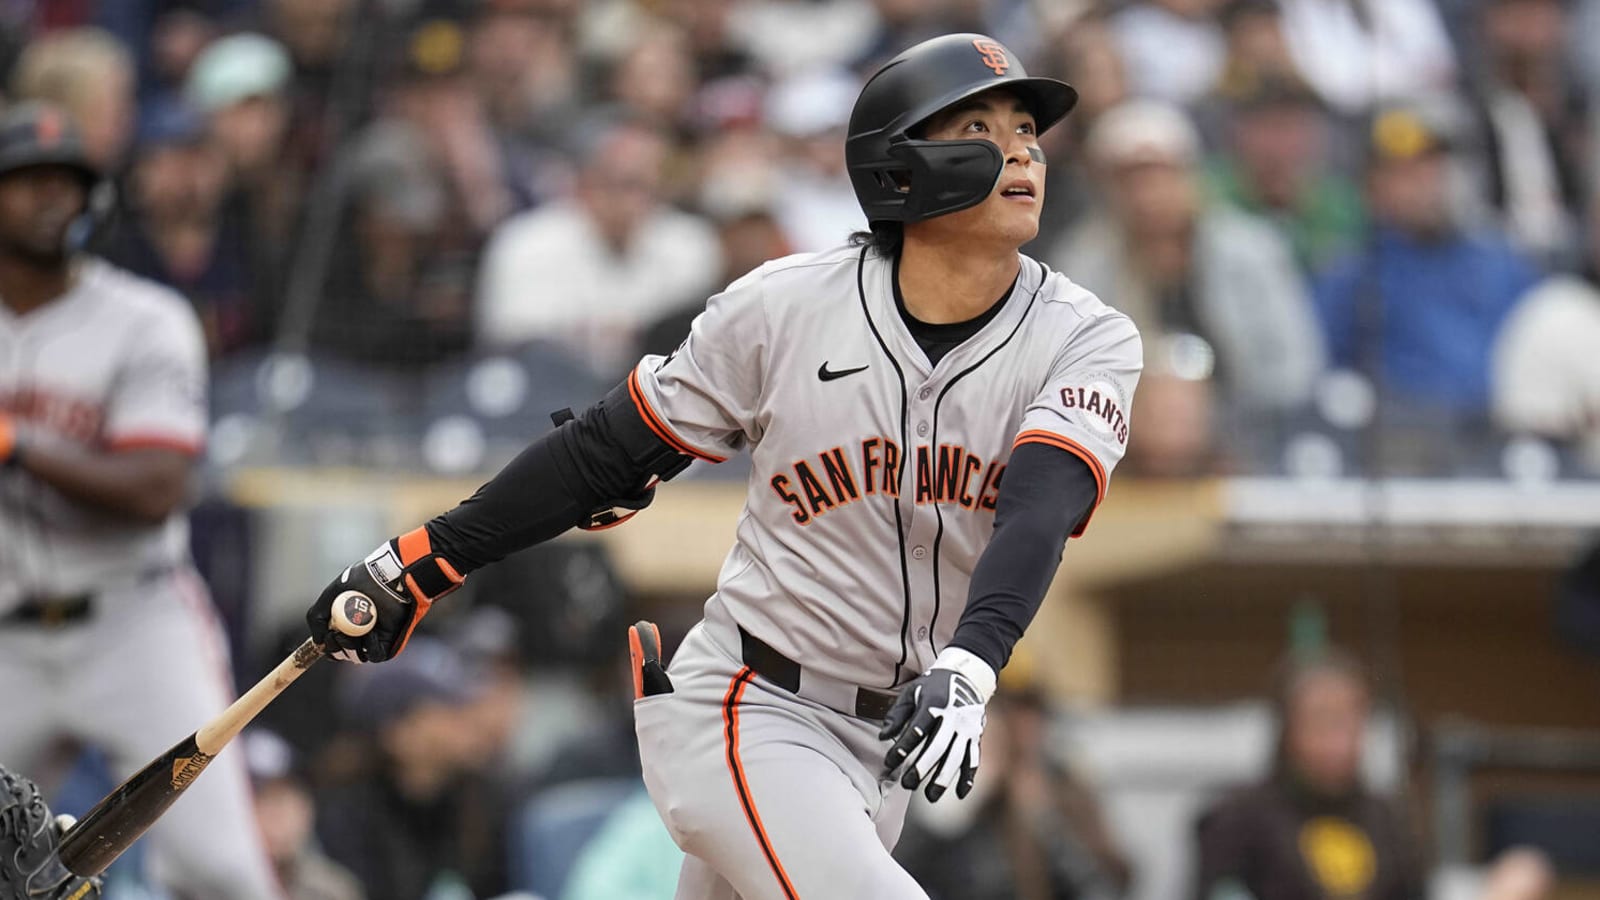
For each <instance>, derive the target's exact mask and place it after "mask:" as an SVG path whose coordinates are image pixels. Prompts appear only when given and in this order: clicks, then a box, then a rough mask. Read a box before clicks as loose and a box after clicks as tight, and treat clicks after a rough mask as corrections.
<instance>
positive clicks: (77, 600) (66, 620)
mask: <svg viewBox="0 0 1600 900" xmlns="http://www.w3.org/2000/svg"><path fill="white" fill-rule="evenodd" d="M93 613H94V595H93V594H74V595H71V596H66V597H29V598H27V599H25V600H23V601H22V604H21V605H20V606H18V607H17V608H16V609H13V610H11V611H10V612H9V613H6V615H5V618H4V619H3V620H0V621H5V622H10V623H16V624H28V625H43V626H45V627H46V628H58V627H60V626H63V625H71V624H74V623H77V622H82V621H84V620H85V619H87V618H89V616H91V615H93Z"/></svg>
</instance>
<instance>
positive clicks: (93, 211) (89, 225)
mask: <svg viewBox="0 0 1600 900" xmlns="http://www.w3.org/2000/svg"><path fill="white" fill-rule="evenodd" d="M116 207H117V186H116V184H115V183H114V182H112V180H111V179H109V178H99V179H96V180H95V181H94V182H93V183H91V184H90V185H89V194H88V198H87V200H86V202H85V203H84V205H83V212H81V213H78V215H77V217H76V218H74V219H73V220H72V222H71V224H69V225H68V226H67V233H66V235H65V237H64V238H63V243H64V244H65V245H66V251H67V252H68V253H77V252H80V251H82V250H84V249H85V248H87V247H88V246H89V242H90V241H92V240H94V237H95V235H96V234H97V233H98V232H99V231H100V229H101V228H102V227H103V226H104V225H105V223H106V222H107V221H109V220H110V218H111V213H112V211H113V210H115V209H116Z"/></svg>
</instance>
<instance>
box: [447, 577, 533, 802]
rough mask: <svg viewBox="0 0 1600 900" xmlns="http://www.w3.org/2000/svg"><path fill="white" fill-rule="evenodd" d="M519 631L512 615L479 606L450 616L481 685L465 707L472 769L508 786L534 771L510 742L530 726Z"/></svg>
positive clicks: (455, 641)
mask: <svg viewBox="0 0 1600 900" xmlns="http://www.w3.org/2000/svg"><path fill="white" fill-rule="evenodd" d="M517 631H518V629H517V620H516V618H515V617H513V616H512V615H511V613H509V612H507V611H506V610H504V609H502V608H500V607H497V606H490V605H487V604H480V605H477V606H474V607H473V608H472V609H470V610H467V611H465V612H464V613H462V614H461V615H460V617H459V618H458V619H454V620H451V627H450V630H449V633H448V634H447V635H446V640H447V641H448V642H449V644H450V646H451V647H453V648H454V649H455V650H456V652H458V653H460V654H461V656H462V658H464V659H468V660H471V661H472V663H473V666H474V668H475V670H476V671H475V677H476V680H477V681H478V682H479V683H480V686H479V688H478V690H477V691H476V692H475V695H474V698H473V700H472V702H471V703H470V704H468V705H467V707H466V709H465V713H466V715H467V716H468V717H469V718H470V719H471V720H472V725H471V727H470V729H469V730H470V731H471V733H472V734H473V735H474V736H475V737H477V738H478V754H477V757H476V758H475V760H474V767H475V768H478V769H480V770H481V771H484V772H487V773H492V774H493V776H494V777H495V778H496V779H497V780H498V781H500V783H502V784H504V785H506V786H507V787H521V786H523V785H525V784H526V783H527V782H529V781H530V780H531V777H532V774H533V773H532V772H529V771H524V770H523V769H522V768H521V765H520V761H519V760H518V759H517V758H516V755H515V753H514V752H513V746H512V745H513V744H514V743H515V742H516V739H517V730H518V729H520V728H524V727H530V726H531V724H532V723H529V722H526V721H524V709H525V707H526V706H527V704H528V699H527V693H528V691H527V682H526V677H525V675H524V673H523V665H522V659H521V654H520V653H519V651H518V638H519V635H518V633H517Z"/></svg>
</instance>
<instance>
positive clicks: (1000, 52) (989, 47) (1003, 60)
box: [972, 38, 1011, 75]
mask: <svg viewBox="0 0 1600 900" xmlns="http://www.w3.org/2000/svg"><path fill="white" fill-rule="evenodd" d="M972 46H974V47H976V48H978V52H979V53H981V54H983V64H984V65H986V66H988V67H989V68H991V69H993V70H994V73H995V74H996V75H1004V74H1005V73H1006V70H1007V69H1009V68H1011V59H1010V58H1009V57H1007V56H1006V48H1004V47H1002V46H1000V45H999V44H998V43H996V42H995V41H991V40H989V39H988V38H978V39H977V40H975V41H973V42H972Z"/></svg>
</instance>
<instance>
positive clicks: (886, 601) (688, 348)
mask: <svg viewBox="0 0 1600 900" xmlns="http://www.w3.org/2000/svg"><path fill="white" fill-rule="evenodd" d="M1021 262H1022V265H1021V272H1020V275H1019V277H1018V279H1017V283H1016V286H1015V287H1014V288H1013V290H1012V293H1011V296H1010V297H1009V298H1007V299H1006V301H1005V305H1004V307H1003V308H1002V309H1001V310H1000V311H999V313H998V314H997V315H996V316H995V317H994V318H993V319H992V320H991V321H990V322H989V323H988V324H986V325H985V326H984V327H983V329H982V330H981V331H979V332H978V333H977V334H976V335H974V336H973V337H972V338H970V339H968V340H967V341H965V342H964V343H962V344H961V345H960V346H958V347H956V348H955V349H953V350H951V351H950V352H949V353H948V354H946V355H945V356H944V358H943V359H941V360H940V362H939V364H938V365H937V366H931V367H930V366H929V364H928V358H927V356H926V354H924V353H923V352H922V350H921V349H920V348H919V347H918V346H917V343H916V341H915V340H914V338H913V337H912V335H911V333H910V332H909V331H908V330H907V328H906V326H905V323H904V322H903V321H902V319H901V318H900V315H899V313H898V310H897V307H896V303H895V298H894V292H893V291H894V289H893V284H892V278H893V267H892V263H891V262H890V261H888V260H885V259H882V258H880V257H878V256H876V255H873V254H871V253H870V252H869V253H865V254H864V253H863V251H862V250H861V249H859V248H855V247H841V248H838V249H835V250H832V251H828V252H824V253H820V254H811V255H800V256H792V257H788V258H786V259H782V260H777V261H774V262H771V263H768V264H766V265H764V266H762V267H760V268H759V269H757V270H756V271H754V272H752V273H751V274H749V275H747V276H745V277H744V278H742V279H740V280H739V281H737V282H735V283H734V284H733V285H731V286H730V287H729V288H728V289H727V290H726V291H725V292H724V293H722V294H719V295H717V296H716V297H714V298H712V300H711V301H710V303H709V304H708V306H707V308H706V311H705V312H704V313H703V314H702V315H701V316H699V317H698V318H697V319H696V320H695V323H694V326H693V328H692V330H691V334H690V336H689V338H688V340H687V341H685V342H684V344H683V345H682V346H681V347H680V348H679V349H678V350H677V351H676V352H675V353H673V354H671V355H670V356H666V357H661V356H651V357H646V358H645V359H644V360H643V361H641V362H640V364H639V366H638V367H637V368H636V369H635V370H634V372H633V373H632V375H631V376H630V379H629V388H630V390H631V392H632V394H633V399H634V402H635V404H636V405H637V406H638V408H639V412H640V414H641V415H642V416H643V417H644V419H645V421H646V422H647V423H649V424H650V426H651V428H652V429H653V430H654V431H655V432H656V433H657V435H658V436H659V437H660V438H662V439H663V440H665V441H666V442H667V443H669V444H671V445H672V446H674V447H675V448H677V449H678V450H679V451H680V452H683V453H686V454H689V455H692V456H695V457H698V458H701V459H705V460H712V461H717V460H720V459H722V458H724V457H726V456H727V455H728V454H730V453H732V452H735V451H737V450H740V449H743V448H749V450H750V453H751V457H752V460H753V463H754V468H753V471H752V474H751V476H750V478H751V480H750V488H749V494H748V497H747V499H746V502H745V508H744V512H743V514H742V515H741V516H740V519H739V524H738V531H737V542H736V543H735V545H734V547H733V550H732V552H731V553H730V554H729V555H728V558H727V560H726V562H725V563H724V565H723V567H722V571H721V574H720V576H719V578H718V582H717V590H716V593H715V595H714V596H713V597H712V598H711V600H710V601H709V602H708V603H707V606H706V618H707V620H708V622H712V623H717V622H722V623H728V622H729V621H730V620H731V622H732V623H735V624H737V625H738V626H741V627H743V628H745V629H746V630H747V631H749V632H750V633H752V634H754V635H756V636H757V637H759V638H761V639H762V640H764V641H765V642H767V643H768V644H770V645H771V646H772V647H774V648H775V649H777V650H778V651H779V652H781V653H783V654H784V655H786V656H788V657H789V658H790V659H793V660H796V661H798V662H800V663H801V664H802V665H803V666H804V667H806V668H807V669H808V670H810V671H814V672H816V673H818V674H820V675H825V676H827V677H829V678H833V679H838V680H841V681H843V682H850V683H855V684H859V685H869V686H879V687H892V686H894V685H898V684H901V683H903V682H904V681H906V680H908V679H909V678H911V677H914V676H915V675H916V674H917V673H919V672H922V671H923V670H925V669H926V668H927V667H928V666H929V665H930V664H931V663H932V662H933V660H934V657H935V656H936V655H937V654H938V651H939V650H940V649H942V648H943V647H944V646H945V644H946V643H947V642H948V641H949V640H950V637H951V635H952V634H953V632H954V631H955V627H956V623H957V620H958V619H959V618H960V616H961V612H962V609H963V607H964V606H965V604H966V599H967V586H968V580H969V577H970V575H971V573H972V570H973V567H974V566H975V565H976V563H977V561H978V557H979V555H980V554H981V553H982V552H983V549H984V547H985V545H986V544H987V543H988V541H989V537H990V535H991V534H992V532H993V528H994V514H995V502H996V498H997V496H998V494H999V490H1000V483H1001V480H1002V479H1003V477H1004V475H1005V468H1006V462H1007V460H1008V459H1009V458H1010V455H1011V451H1012V449H1013V448H1014V447H1015V446H1017V445H1018V444H1020V443H1024V442H1030V441H1037V442H1041V443H1045V444H1048V445H1051V446H1054V447H1059V448H1061V449H1062V450H1065V451H1067V452H1069V453H1072V454H1074V455H1076V456H1078V457H1080V458H1081V459H1082V460H1083V461H1084V462H1085V463H1086V464H1088V466H1089V468H1090V470H1091V471H1092V472H1093V473H1094V477H1095V480H1096V482H1097V483H1098V486H1099V491H1100V496H1101V497H1102V498H1103V497H1104V494H1105V490H1106V483H1107V479H1108V478H1109V476H1110V473H1111V471H1112V469H1113V468H1115V466H1116V464H1117V461H1118V460H1120V459H1121V458H1122V455H1123V450H1124V448H1125V446H1126V442H1127V438H1128V415H1129V402H1130V400H1131V398H1132V396H1133V391H1134V387H1135V384H1136V383H1137V381H1138V376H1139V372H1140V369H1141V367H1142V350H1141V346H1140V341H1139V335H1138V332H1137V331H1136V329H1135V328H1134V326H1133V324H1132V322H1131V321H1130V320H1129V319H1128V318H1127V317H1126V316H1124V315H1122V314H1121V313H1119V312H1117V311H1115V310H1113V309H1111V308H1110V307H1108V306H1107V305H1105V304H1104V303H1102V302H1101V301H1100V300H1099V299H1098V298H1096V297H1095V296H1094V295H1093V294H1092V293H1090V292H1089V291H1087V290H1085V289H1084V288H1082V287H1080V286H1078V285H1076V284H1074V283H1072V282H1071V281H1069V280H1068V279H1067V278H1065V277H1064V276H1062V275H1060V274H1059V273H1055V272H1051V271H1049V269H1047V268H1046V267H1045V266H1044V265H1043V264H1041V263H1039V262H1036V261H1034V260H1032V259H1029V258H1027V257H1023V258H1022V261H1021ZM1080 530H1081V529H1080Z"/></svg>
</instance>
